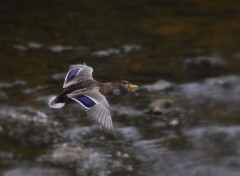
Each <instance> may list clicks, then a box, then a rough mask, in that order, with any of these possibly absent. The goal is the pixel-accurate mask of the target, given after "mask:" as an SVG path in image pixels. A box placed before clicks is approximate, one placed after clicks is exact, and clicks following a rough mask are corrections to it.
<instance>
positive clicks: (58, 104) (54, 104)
mask: <svg viewBox="0 0 240 176" xmlns="http://www.w3.org/2000/svg"><path fill="white" fill-rule="evenodd" d="M48 105H49V107H51V108H57V109H58V108H62V107H63V106H64V105H65V102H58V101H57V96H54V97H52V98H50V99H49V102H48Z"/></svg>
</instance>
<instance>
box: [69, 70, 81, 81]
mask: <svg viewBox="0 0 240 176" xmlns="http://www.w3.org/2000/svg"><path fill="white" fill-rule="evenodd" d="M78 71H79V69H73V70H71V71H70V72H69V73H68V76H67V80H70V79H73V78H74V77H75V76H76V75H77V73H78Z"/></svg>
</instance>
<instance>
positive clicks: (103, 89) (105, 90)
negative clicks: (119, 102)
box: [98, 83, 119, 95]
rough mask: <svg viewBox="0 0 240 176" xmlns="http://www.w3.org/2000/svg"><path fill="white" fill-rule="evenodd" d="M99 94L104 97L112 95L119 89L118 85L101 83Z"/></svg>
mask: <svg viewBox="0 0 240 176" xmlns="http://www.w3.org/2000/svg"><path fill="white" fill-rule="evenodd" d="M98 86H99V92H100V93H101V94H103V95H107V94H111V93H112V92H113V90H115V89H119V86H118V85H117V84H116V83H99V84H98Z"/></svg>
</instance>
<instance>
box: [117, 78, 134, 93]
mask: <svg viewBox="0 0 240 176" xmlns="http://www.w3.org/2000/svg"><path fill="white" fill-rule="evenodd" d="M115 85H116V87H117V88H119V89H121V90H123V91H125V92H133V93H134V90H136V89H137V88H138V86H137V85H134V84H130V83H129V82H128V81H125V80H120V81H117V82H115Z"/></svg>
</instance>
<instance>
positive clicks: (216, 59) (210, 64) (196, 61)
mask: <svg viewBox="0 0 240 176" xmlns="http://www.w3.org/2000/svg"><path fill="white" fill-rule="evenodd" d="M224 64H225V62H224V61H223V60H222V58H221V57H220V56H218V55H213V56H212V57H204V56H198V57H194V58H191V59H186V60H185V61H184V63H183V68H184V69H190V68H203V69H206V68H214V67H220V66H222V65H224Z"/></svg>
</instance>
